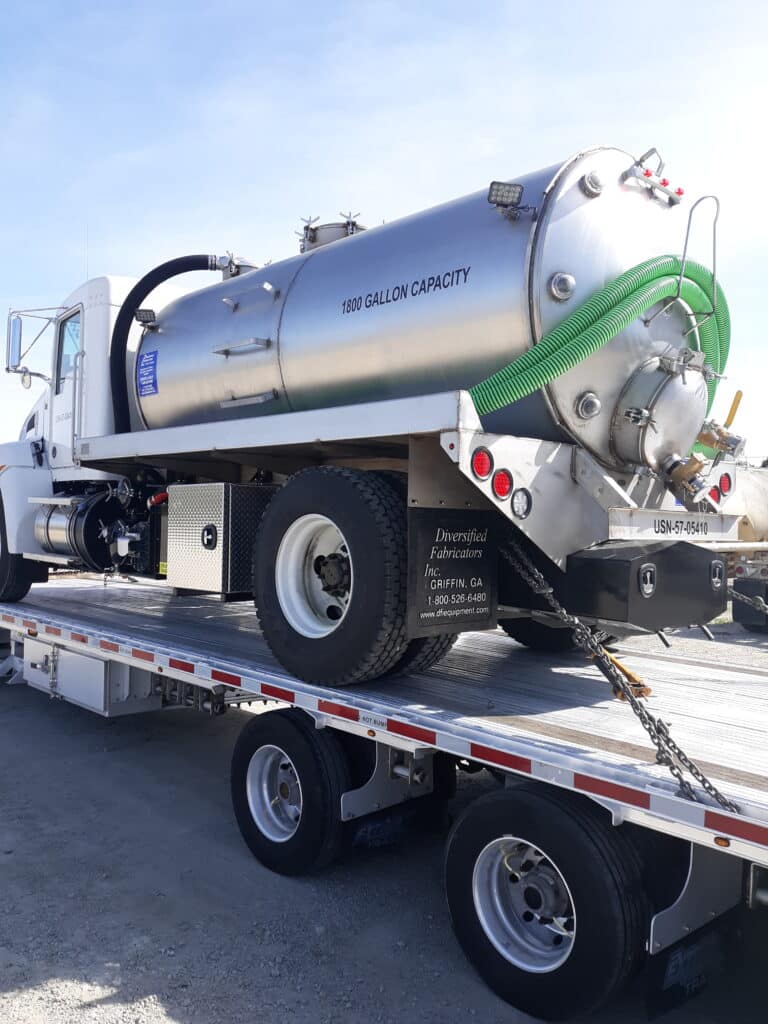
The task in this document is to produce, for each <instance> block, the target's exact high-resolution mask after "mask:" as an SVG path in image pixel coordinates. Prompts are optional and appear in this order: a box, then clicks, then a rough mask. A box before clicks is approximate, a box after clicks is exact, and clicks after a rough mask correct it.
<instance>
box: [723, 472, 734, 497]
mask: <svg viewBox="0 0 768 1024" xmlns="http://www.w3.org/2000/svg"><path fill="white" fill-rule="evenodd" d="M732 490H733V480H731V474H730V473H723V475H722V476H721V477H720V491H721V493H722V494H730V493H731V491H732Z"/></svg>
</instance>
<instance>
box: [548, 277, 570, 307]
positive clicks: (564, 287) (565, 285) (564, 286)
mask: <svg viewBox="0 0 768 1024" xmlns="http://www.w3.org/2000/svg"><path fill="white" fill-rule="evenodd" d="M575 291H576V278H575V277H574V276H573V274H566V273H565V272H563V271H561V270H560V271H558V272H557V273H556V274H553V275H552V277H551V278H550V279H549V292H550V295H551V296H552V298H553V299H555V301H556V302H567V301H568V299H570V297H571V296H572V295H573V293H574V292H575Z"/></svg>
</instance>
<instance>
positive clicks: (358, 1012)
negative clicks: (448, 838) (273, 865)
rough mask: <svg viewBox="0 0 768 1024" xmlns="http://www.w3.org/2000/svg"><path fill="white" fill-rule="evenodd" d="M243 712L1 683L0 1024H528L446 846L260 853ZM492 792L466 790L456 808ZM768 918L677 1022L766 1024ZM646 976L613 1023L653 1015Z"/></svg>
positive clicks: (750, 922)
mask: <svg viewBox="0 0 768 1024" xmlns="http://www.w3.org/2000/svg"><path fill="white" fill-rule="evenodd" d="M685 643H686V641H682V642H681V646H682V647H684V645H685ZM680 653H683V652H682V650H681V651H680ZM697 655H698V642H697V649H696V655H693V656H697ZM246 714H247V712H233V713H231V714H228V715H226V716H225V717H224V718H222V719H216V720H210V719H208V718H206V717H205V716H202V715H197V714H195V713H194V712H177V713H175V714H173V713H165V714H155V715H141V716H134V717H129V718H125V719H117V720H114V721H105V720H103V719H101V718H99V717H98V716H96V715H92V714H89V713H88V712H85V711H82V710H80V709H78V708H76V707H73V706H71V705H67V704H63V703H60V702H51V701H49V700H48V699H46V697H45V696H44V695H42V694H40V693H38V692H36V691H33V690H29V689H27V688H26V687H21V686H19V687H4V686H1V685H0V880H1V881H2V914H1V915H0V1021H1V1022H2V1024H72V1022H73V1021H77V1022H78V1024H112V1022H120V1024H123V1022H128V1024H167V1022H179V1024H237V1022H249V1024H250V1022H256V1021H258V1022H259V1024H271V1022H278V1021H279V1022H281V1024H282V1022H290V1021H301V1022H312V1024H322V1022H329V1024H330V1022H333V1024H337V1022H347V1021H349V1022H353V1021H355V1022H357V1021H362V1020H365V1021H367V1022H388V1021H395V1020H396V1019H397V1020H399V1019H402V1018H403V1017H404V1016H406V1015H408V1016H409V1017H411V1018H412V1019H415V1020H418V1021H420V1022H421V1021H423V1022H433V1021H434V1022H440V1024H453V1022H462V1024H464V1022H467V1021H471V1020H473V1019H475V1018H477V1019H482V1020H483V1021H484V1024H501V1022H504V1024H515V1022H518V1021H523V1020H524V1019H527V1018H523V1017H522V1016H521V1015H520V1014H518V1013H516V1012H515V1011H514V1010H512V1009H511V1008H509V1007H508V1006H506V1005H505V1004H503V1003H501V1002H500V1001H499V1000H498V999H496V997H495V996H493V995H492V994H491V993H490V992H489V991H488V990H487V989H486V988H485V987H484V986H483V984H482V983H481V982H480V981H479V980H478V979H477V978H476V976H475V975H474V973H473V971H472V969H471V968H470V967H469V966H468V965H467V963H466V962H465V960H464V958H463V956H462V954H461V951H460V950H459V948H458V946H457V944H456V942H455V940H454V938H453V936H452V934H451V929H450V924H449V921H448V916H447V912H446V908H445V904H444V900H443V896H442V891H441V877H440V876H441V870H442V846H443V839H442V837H441V836H440V835H437V834H423V833H418V834H409V835H408V836H407V837H406V838H404V839H403V840H401V841H400V842H399V843H398V844H396V845H394V846H391V847H388V848H386V849H379V850H362V851H360V850H358V851H354V852H353V853H351V854H350V855H348V856H347V857H346V858H345V859H344V860H343V861H342V862H341V863H339V864H337V865H336V866H334V867H333V868H332V869H330V870H329V871H327V872H326V873H325V874H324V875H322V876H321V877H318V878H313V879H287V878H282V877H278V876H274V875H271V874H269V873H268V872H267V871H265V870H264V869H263V868H262V867H261V866H260V865H259V864H258V863H257V862H256V861H254V860H253V859H252V858H251V856H250V854H249V853H248V851H247V849H246V847H245V845H244V844H243V842H242V840H241V839H240V836H239V833H238V832H237V828H236V826H235V824H234V821H233V818H232V815H231V812H230V806H229V794H228V771H229V758H230V754H231V749H232V746H233V743H234V740H235V737H236V735H237V732H238V730H239V728H240V726H241V725H242V723H243V721H244V720H245V718H244V716H245V715H246ZM493 786H494V783H493V782H492V781H491V780H490V778H489V777H488V776H487V775H486V774H485V773H481V774H480V775H475V776H472V777H466V778H464V779H463V781H462V784H461V786H460V791H459V795H458V797H457V800H456V801H455V803H454V808H453V809H454V811H455V810H456V809H457V808H458V807H460V806H461V805H462V803H465V802H466V801H467V800H469V799H471V798H472V797H474V796H476V795H479V793H480V792H482V791H483V790H484V789H488V788H492V787H493ZM765 917H768V915H765ZM765 917H760V915H746V914H745V915H743V922H742V924H743V928H742V940H741V944H740V945H739V947H738V949H737V954H738V956H737V960H738V965H737V966H736V967H731V968H730V969H728V970H727V971H726V972H725V973H724V974H721V975H720V976H719V977H718V978H715V980H714V981H713V982H712V983H711V984H710V986H709V988H708V989H706V991H705V992H703V993H702V994H700V995H699V996H697V997H696V998H695V999H693V1000H692V1001H690V1002H688V1003H687V1004H686V1005H685V1006H684V1007H682V1008H679V1009H677V1010H674V1011H672V1012H670V1013H669V1014H668V1015H666V1016H665V1018H664V1020H665V1021H668V1022H669V1024H715V1022H718V1024H719V1022H723V1024H725V1022H728V1024H751V1022H752V1021H755V1022H756V1024H757V1022H758V1021H760V1022H764V1021H765V1008H764V999H763V994H762V992H761V991H759V988H758V987H759V984H760V981H761V978H760V974H759V968H761V967H762V965H763V963H764V951H765V949H766V946H767V945H768V922H767V921H766V920H765ZM643 980H644V979H643V978H640V979H638V982H637V984H636V986H635V989H634V990H633V991H632V992H630V993H629V994H628V995H627V997H626V998H625V1000H624V1001H623V1002H622V1004H621V1005H620V1006H618V1007H614V1009H613V1010H611V1011H610V1012H608V1013H604V1014H602V1015H601V1016H600V1017H599V1018H597V1020H599V1022H600V1024H618V1022H619V1021H620V1022H621V1024H637V1022H639V1021H642V1020H645V1019H646V1012H645V1008H644V999H643V993H642V988H643Z"/></svg>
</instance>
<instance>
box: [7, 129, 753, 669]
mask: <svg viewBox="0 0 768 1024" xmlns="http://www.w3.org/2000/svg"><path fill="white" fill-rule="evenodd" d="M704 198H705V199H708V200H710V201H711V203H716V200H715V199H714V197H704ZM702 203H703V200H699V201H698V202H696V203H693V204H691V203H689V202H688V200H687V198H686V196H685V191H684V189H683V188H681V187H680V186H679V185H678V184H677V183H676V182H675V181H672V180H671V179H670V178H668V177H667V176H666V174H665V171H664V164H663V162H662V160H661V158H660V157H659V155H658V153H657V152H656V151H655V150H650V151H648V152H647V153H645V154H644V155H643V156H642V157H641V158H639V159H635V157H633V156H631V155H629V154H627V153H625V152H623V151H621V150H619V149H614V148H602V147H601V148H594V149H589V150H586V151H584V152H581V153H578V154H577V155H576V156H574V157H572V158H570V159H568V160H566V161H565V162H564V163H561V164H558V165H556V166H552V167H548V168H545V169H544V170H538V171H534V172H532V173H529V174H525V175H523V176H521V177H515V178H512V179H507V180H504V181H494V182H492V183H491V185H490V187H489V188H486V189H483V190H481V191H479V192H476V193H474V194H471V195H468V196H466V197H463V198H460V199H457V200H455V201H453V202H448V203H444V204H442V205H439V206H436V207H434V208H433V209H429V210H426V211H424V212H421V213H417V214H415V215H413V216H409V217H406V218H404V219H402V220H397V221H394V222H392V223H387V224H384V225H382V226H379V227H376V228H373V229H369V230H366V229H364V228H363V226H362V225H360V224H359V223H357V221H356V220H355V218H354V217H353V216H352V215H350V216H348V217H345V218H343V219H342V220H341V221H339V222H338V223H333V224H323V225H321V224H317V223H314V222H309V223H307V224H306V225H305V229H304V232H303V236H302V239H301V246H300V248H301V252H300V253H299V255H296V256H294V257H293V258H290V259H286V260H282V261H280V262H276V263H270V264H267V265H264V266H261V267H259V266H256V265H255V264H253V263H251V262H249V261H247V260H245V259H241V258H239V257H236V256H233V255H227V256H224V257H217V256H212V255H204V256H198V255H193V256H183V257H180V258H178V259H173V260H170V261H169V262H166V263H163V264H162V265H161V266H158V267H157V268H156V269H154V270H152V271H151V272H149V273H148V274H147V275H146V276H145V277H143V278H142V279H141V280H139V281H138V282H134V281H131V280H129V279H126V278H120V277H100V278H96V279H93V280H90V281H88V282H86V283H85V284H83V285H82V286H81V287H79V288H78V289H76V290H75V291H74V292H73V293H72V294H71V295H70V296H69V297H68V298H67V299H66V300H65V301H64V303H63V304H62V305H61V306H60V307H56V308H55V309H52V310H46V311H42V312H41V311H39V310H31V311H30V310H12V311H11V313H10V315H9V325H8V347H7V365H6V369H7V370H8V371H9V372H12V373H18V374H21V375H22V377H23V379H24V382H25V383H27V384H28V383H29V381H30V377H31V373H30V371H29V370H28V369H27V368H26V367H25V365H24V360H23V355H22V353H23V351H24V346H23V343H22V331H23V328H24V327H25V321H27V320H28V318H29V317H31V316H36V317H38V318H39V317H42V318H43V320H44V322H46V323H48V322H49V323H50V324H52V326H53V332H54V335H55V343H54V345H53V350H52V353H51V362H50V371H49V372H47V373H46V374H44V375H41V374H38V376H44V380H45V389H44V391H43V394H42V395H41V397H40V399H39V400H38V401H37V403H36V404H35V406H34V408H33V409H32V410H31V412H30V414H29V415H28V416H27V417H26V419H25V421H24V425H23V427H22V429H21V432H20V436H19V440H18V441H16V442H14V443H10V444H5V445H2V446H0V464H2V471H1V472H0V501H1V506H0V601H2V602H9V601H19V600H21V599H22V598H23V597H24V595H25V594H26V592H27V590H28V589H29V587H30V586H31V584H33V583H35V582H40V581H44V580H46V579H47V577H48V573H49V571H50V570H57V569H61V568H66V569H69V570H73V569H74V570H84V571H88V572H97V573H102V572H107V573H124V574H129V575H133V576H137V577H144V578H151V579H157V578H165V579H166V580H167V582H168V584H169V585H170V586H171V587H173V588H175V590H176V591H177V592H179V593H180V594H183V593H190V592H193V593H200V592H204V593H214V594H219V595H221V597H222V598H223V599H230V600H231V599H240V600H243V599H249V600H250V599H253V600H254V601H255V605H256V611H257V614H258V621H259V624H260V628H261V630H262V631H263V634H264V637H265V639H266V641H267V643H268V644H269V646H270V648H271V650H272V652H273V654H274V655H275V658H276V659H277V661H278V662H280V663H281V664H282V666H283V667H284V668H285V669H287V670H288V671H289V672H290V673H292V674H293V675H294V676H296V677H299V678H301V679H303V680H306V681H309V682H322V683H325V684H328V685H333V686H343V685H348V684H353V683H360V682H363V681H366V680H371V679H374V678H377V677H382V676H385V675H388V674H393V673H402V672H404V671H415V670H423V669H425V668H427V667H429V666H430V665H432V664H434V663H435V662H436V661H437V660H438V659H439V658H440V657H442V656H443V655H444V654H445V652H446V651H447V650H448V649H449V648H450V646H451V644H452V643H453V641H454V639H455V637H456V635H457V634H459V633H461V632H463V631H467V630H478V629H481V630H482V629H493V628H495V627H496V626H497V625H499V624H500V625H501V626H503V628H504V630H505V631H506V632H507V633H508V634H509V635H510V636H511V637H512V638H514V639H515V640H517V641H519V642H522V643H523V644H526V645H528V646H529V647H531V648H535V649H543V650H550V651H552V650H562V649H566V648H567V647H568V646H570V645H572V643H573V632H572V629H571V628H569V624H568V622H567V620H564V619H563V618H562V616H558V614H557V613H556V612H555V611H553V610H552V602H551V601H550V600H548V598H551V597H552V595H554V596H555V597H556V599H557V601H558V602H560V603H561V605H562V606H563V607H565V608H567V609H568V610H569V611H570V612H572V613H574V614H576V615H578V616H579V617H580V619H581V620H582V622H584V623H586V624H587V625H588V626H589V627H590V628H591V629H592V630H593V631H595V632H599V633H601V634H603V635H612V636H622V635H627V634H631V633H639V632H648V631H658V630H660V629H662V628H665V627H675V626H683V625H689V624H694V623H701V624H703V623H706V622H707V621H710V620H711V619H713V618H714V617H716V616H717V615H719V614H720V613H721V612H722V611H723V610H724V608H725V606H726V601H727V586H726V583H727V581H726V560H725V555H724V552H725V551H726V550H727V548H728V545H729V544H731V543H736V542H737V541H738V535H739V521H740V517H741V515H742V514H743V510H742V509H741V508H740V506H739V488H738V480H737V474H736V470H735V469H734V468H733V467H734V466H735V461H733V460H735V458H736V456H738V454H739V453H740V451H741V449H742V446H743V441H742V439H740V438H739V437H738V436H736V435H734V434H732V433H731V432H730V428H729V427H725V426H720V425H719V424H718V423H716V422H714V421H713V420H712V418H711V415H710V410H711V407H712V402H713V399H714V395H715V390H716V388H717V384H718V381H719V380H720V378H721V377H722V375H723V371H724V369H725V365H726V359H727V355H728V347H729V334H730V328H729V320H728V307H727V303H726V300H725V297H724V295H723V292H722V290H721V288H720V286H719V284H718V282H717V280H716V277H715V273H714V270H715V261H714V257H713V261H712V266H711V267H707V266H704V265H702V264H700V263H697V262H695V261H693V260H692V259H691V258H690V257H689V255H688V237H689V233H690V228H691V222H692V218H693V217H694V213H695V211H697V210H701V209H702V208H703V207H702ZM190 271H211V272H214V273H219V274H220V275H221V279H220V280H218V281H216V282H215V283H213V284H210V285H208V286H206V287H202V288H197V289H195V290H192V291H186V292H184V291H181V290H180V289H179V288H178V283H179V282H178V281H177V280H176V279H177V278H178V277H179V275H183V274H185V273H187V272H190ZM37 322H38V323H39V320H38V321H37ZM725 456H728V457H729V458H730V459H731V461H729V462H727V463H724V462H722V461H721V460H722V459H723V458H724V457H725ZM723 465H727V467H728V468H727V470H726V471H725V472H723ZM511 552H517V554H516V555H514V554H510V553H511ZM521 557H522V558H523V559H524V562H521V560H520V559H521ZM521 565H527V566H529V569H530V570H531V571H532V570H533V569H535V572H534V573H533V575H532V574H531V571H529V570H526V571H522V570H521ZM541 579H544V580H545V581H546V582H545V585H542V583H541ZM537 580H538V583H537V582H536V581H537Z"/></svg>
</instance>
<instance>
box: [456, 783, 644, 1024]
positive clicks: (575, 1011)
mask: <svg viewBox="0 0 768 1024" xmlns="http://www.w3.org/2000/svg"><path fill="white" fill-rule="evenodd" d="M501 837H506V838H507V840H508V841H511V837H518V838H519V839H522V840H524V841H525V842H526V843H531V844H533V845H535V846H536V847H538V849H539V850H540V851H543V852H544V853H545V855H546V857H547V858H549V862H547V861H546V860H545V861H543V862H542V863H543V864H544V865H546V864H547V863H549V867H550V868H551V867H552V866H555V867H556V870H557V871H558V872H559V873H560V875H561V876H562V878H563V879H564V880H565V883H566V885H567V887H568V890H570V895H571V897H572V901H573V910H574V912H575V917H574V920H575V930H574V932H573V940H572V943H573V944H572V946H571V949H570V953H569V954H568V955H567V957H566V959H565V960H564V962H562V963H560V964H557V965H555V966H554V967H552V968H551V969H547V970H546V971H540V972H535V971H534V970H533V969H531V967H530V961H529V967H528V968H526V967H524V966H517V965H516V964H514V963H512V962H510V960H508V959H507V958H506V957H505V956H502V954H501V953H500V952H499V951H498V949H497V947H496V946H495V945H494V944H493V942H492V941H491V940H490V938H489V937H488V934H487V932H486V930H485V928H484V926H483V924H482V923H481V919H480V917H479V916H478V912H477V910H476V907H475V898H474V895H473V876H474V872H475V865H476V863H477V861H478V857H479V856H480V854H481V852H482V851H483V850H485V849H486V847H488V846H489V844H491V843H492V842H494V841H495V840H498V839H500V838H501ZM547 870H548V869H547ZM480 878H482V874H481V875H480ZM502 878H503V884H506V883H507V878H506V868H505V870H504V872H503V875H502ZM512 878H513V875H512V874H510V876H509V879H510V881H509V883H508V884H509V885H510V886H512V885H513V884H515V883H514V882H513V881H512ZM517 884H520V881H519V880H518V882H517ZM445 888H446V895H447V899H448V906H449V910H450V913H451V918H452V921H453V926H454V930H455V932H456V935H457V937H458V940H459V942H460V944H461V946H462V948H463V950H464V952H465V954H466V955H467V957H468V959H469V960H470V961H471V963H472V964H473V965H474V967H475V969H476V970H477V971H478V973H479V974H480V975H481V976H482V978H483V979H484V981H485V982H486V983H487V984H488V985H489V986H490V987H491V988H492V989H493V991H494V992H495V993H496V994H497V995H499V996H500V997H501V998H502V999H505V1000H506V1001H507V1002H509V1003H511V1004H512V1005H513V1006H515V1007H517V1008H518V1009H520V1010H522V1011H524V1012H525V1013H529V1014H531V1015H532V1016H534V1017H538V1018H541V1019H544V1020H563V1019H564V1018H567V1017H575V1016H577V1015H579V1014H582V1013H586V1012H588V1011H590V1010H593V1009H595V1008H597V1007H598V1006H600V1005H601V1004H602V1003H604V1002H605V1001H607V1000H608V999H609V998H610V997H611V996H613V995H615V994H616V993H617V992H618V991H619V990H620V989H621V988H622V987H623V985H624V984H625V983H626V982H627V981H628V979H629V977H630V976H631V975H632V974H633V973H634V971H635V970H636V968H637V967H638V965H639V964H640V962H641V961H642V958H643V955H644V953H643V951H644V942H645V936H646V932H647V925H648V917H649V911H648V904H647V899H646V897H645V893H644V891H643V887H642V869H641V864H640V859H639V857H638V856H637V854H636V852H635V850H634V847H633V846H632V844H631V843H630V842H629V841H628V840H627V838H626V837H625V836H624V835H623V834H622V833H621V832H620V831H619V829H616V828H613V827H612V826H611V825H610V824H609V823H608V821H607V818H606V817H605V816H603V815H602V814H601V813H600V812H599V811H598V810H597V809H596V808H595V809H593V808H592V807H591V806H590V805H589V804H588V803H587V802H584V803H582V802H581V801H579V800H575V799H574V798H572V797H568V796H567V795H560V794H558V793H556V792H554V791H551V790H549V789H546V788H544V787H533V786H516V787H514V788H513V789H504V790H500V791H498V792H494V793H490V794H488V795H486V796H484V797H482V798H481V799H479V800H477V801H475V803H474V804H471V805H470V806H469V807H468V808H467V809H466V811H465V812H464V814H463V815H462V816H461V817H460V818H459V820H458V821H457V823H456V825H455V826H454V828H453V830H452V832H451V835H450V837H449V840H448V846H447V851H446V862H445ZM478 891H482V885H479V886H478ZM523 891H525V890H523ZM526 898H527V893H526ZM529 905H530V904H529ZM533 923H534V925H538V922H537V921H534V922H533ZM540 927H542V928H543V927H544V925H540ZM543 934H544V938H545V939H546V940H547V944H548V942H549V934H548V933H547V932H544V933H543ZM552 941H553V946H554V945H555V944H556V939H555V938H553V940H552ZM560 942H562V939H560ZM518 948H519V947H518Z"/></svg>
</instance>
